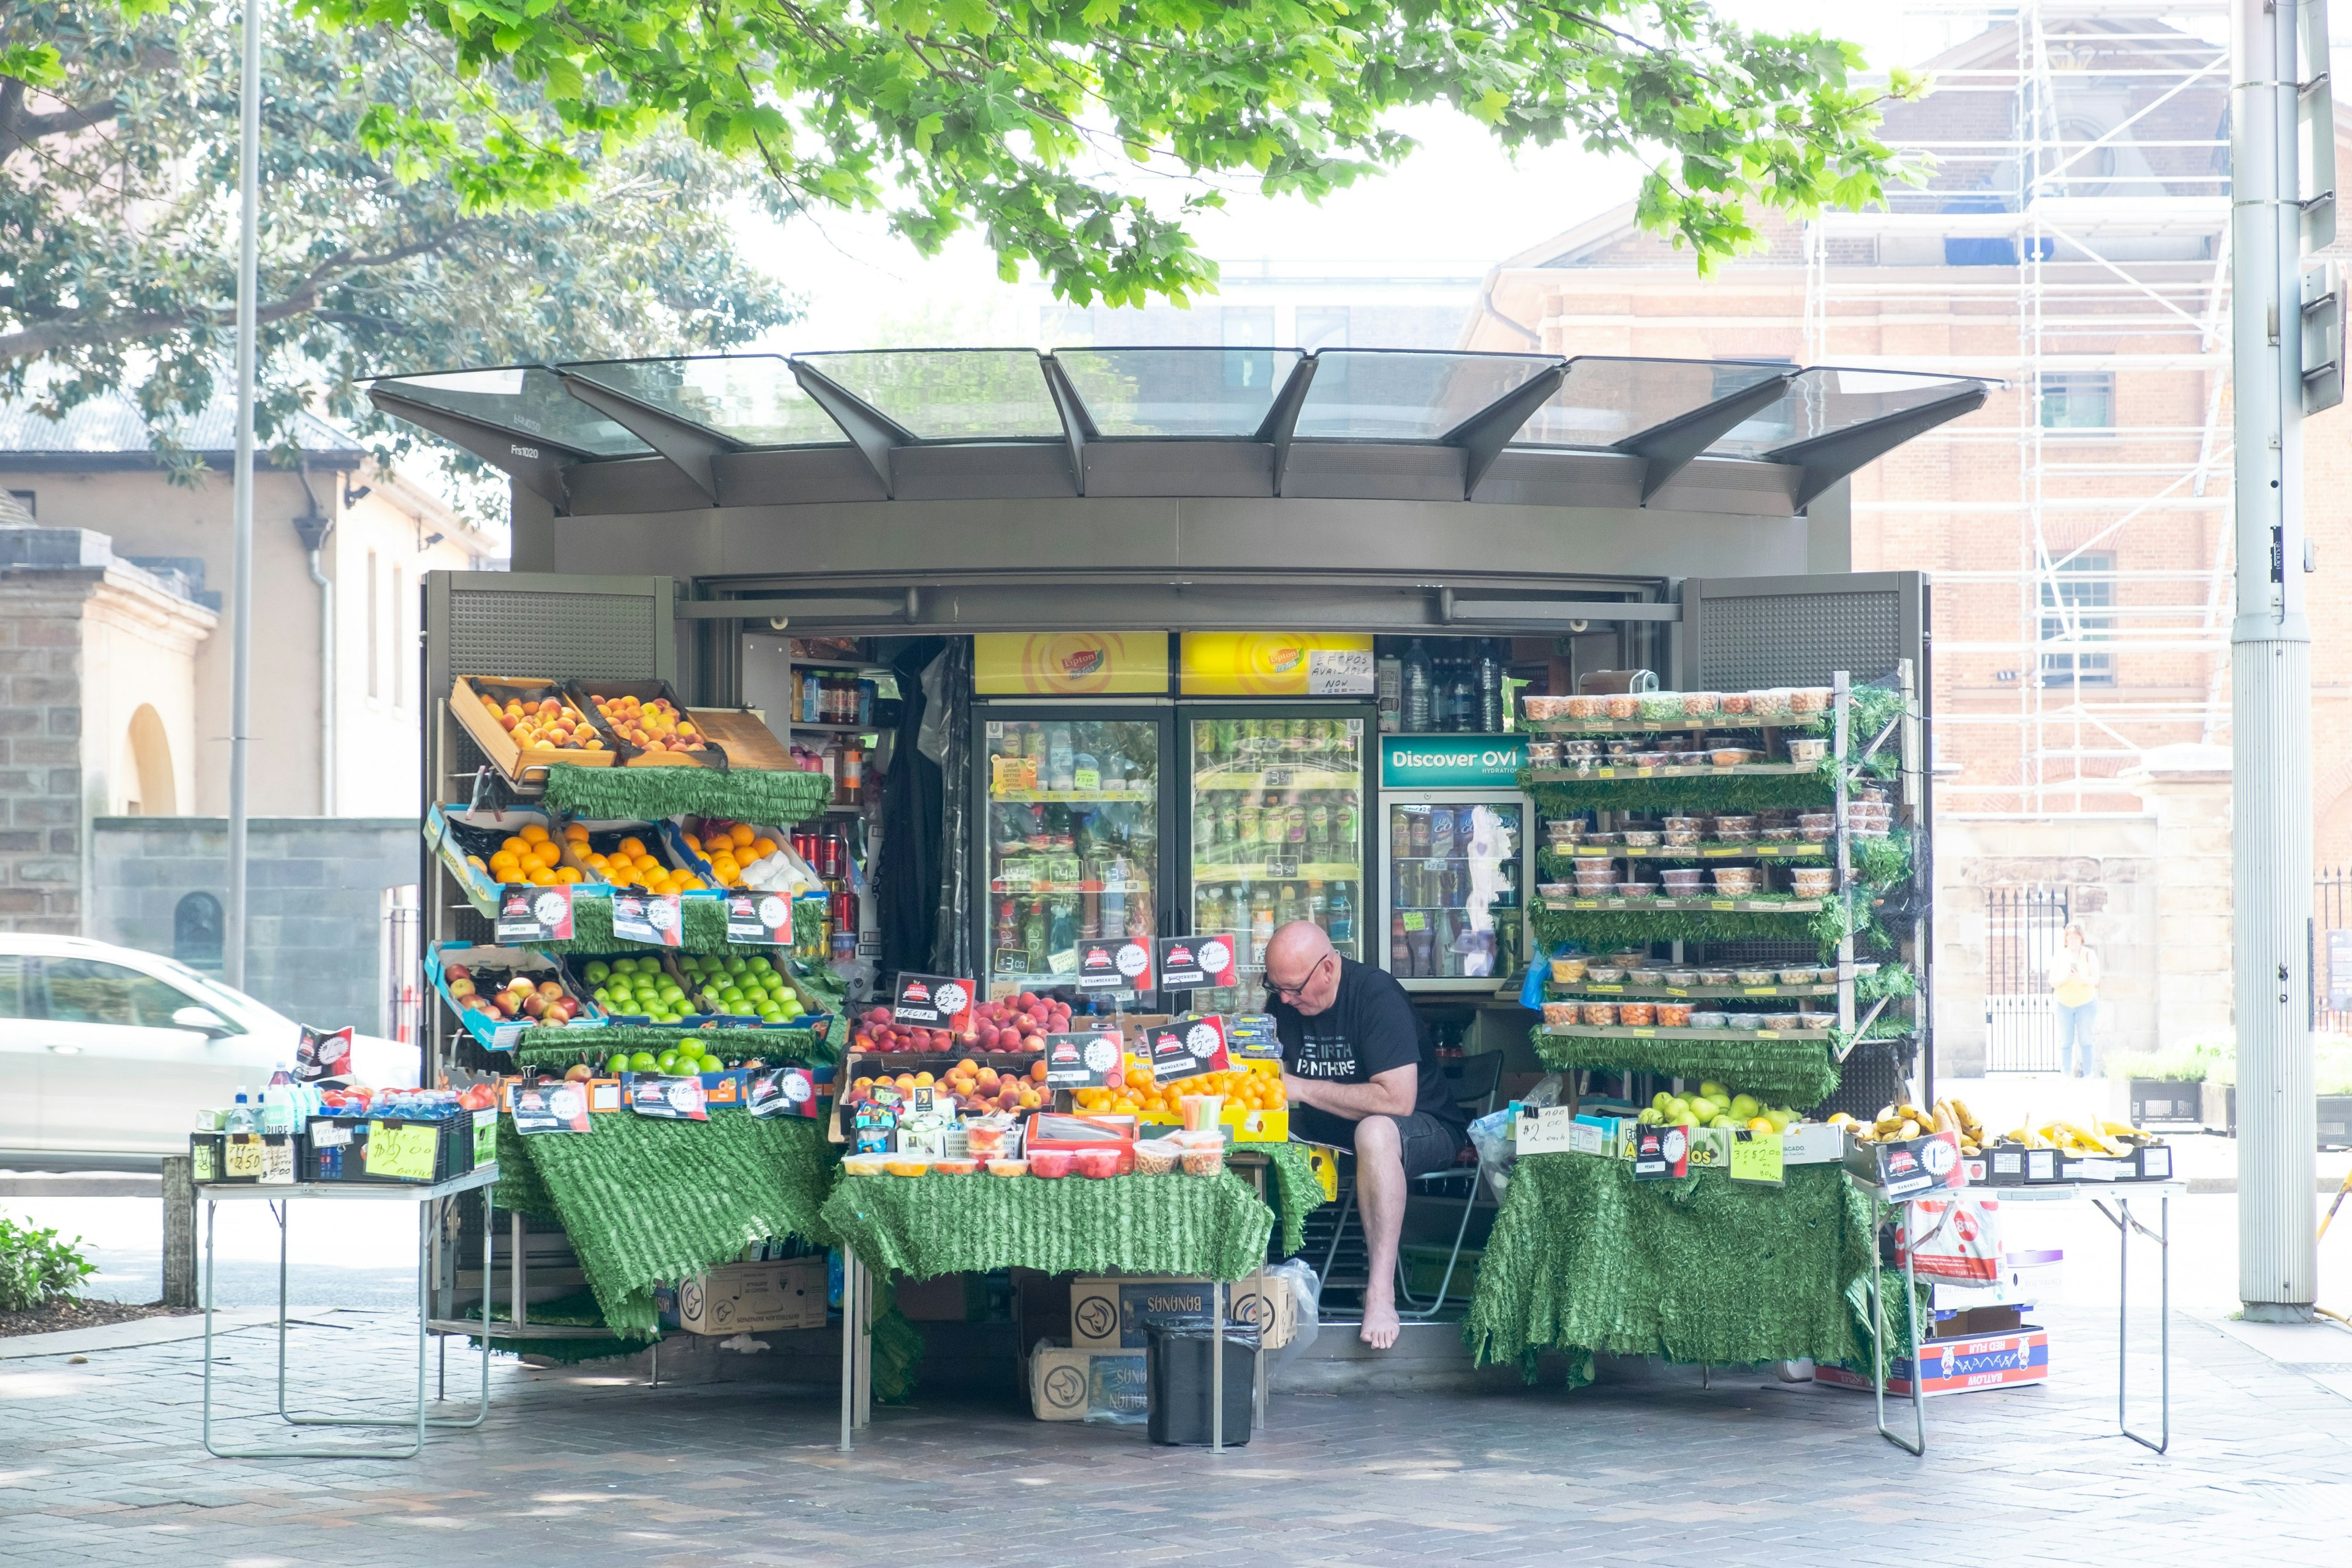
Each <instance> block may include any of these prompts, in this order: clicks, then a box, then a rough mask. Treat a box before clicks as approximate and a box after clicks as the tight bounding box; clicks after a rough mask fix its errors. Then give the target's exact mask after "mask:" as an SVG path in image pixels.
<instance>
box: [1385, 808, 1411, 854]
mask: <svg viewBox="0 0 2352 1568" xmlns="http://www.w3.org/2000/svg"><path fill="white" fill-rule="evenodd" d="M1410 854H1412V818H1411V816H1410V815H1409V814H1407V813H1406V812H1403V811H1402V810H1399V809H1398V808H1397V807H1395V806H1391V807H1390V808H1389V858H1390V859H1391V860H1402V859H1403V858H1405V857H1406V856H1408V855H1410Z"/></svg>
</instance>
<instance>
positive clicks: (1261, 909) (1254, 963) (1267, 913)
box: [1249, 882, 1274, 970]
mask: <svg viewBox="0 0 2352 1568" xmlns="http://www.w3.org/2000/svg"><path fill="white" fill-rule="evenodd" d="M1273 940H1274V893H1273V890H1272V889H1269V888H1267V887H1266V886H1265V884H1264V883H1262V882H1261V883H1260V884H1258V889H1257V891H1256V892H1255V893H1252V894H1251V895H1250V928H1249V944H1250V946H1249V952H1250V966H1251V967H1252V968H1254V969H1261V970H1262V969H1264V968H1265V944H1266V943H1268V942H1272V941H1273Z"/></svg>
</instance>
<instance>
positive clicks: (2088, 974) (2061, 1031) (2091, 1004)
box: [2050, 925, 2099, 1078]
mask: <svg viewBox="0 0 2352 1568" xmlns="http://www.w3.org/2000/svg"><path fill="white" fill-rule="evenodd" d="M2050 994H2051V997H2052V998H2053V1000H2054V1001H2056V1003H2057V1004H2058V1063H2059V1066H2060V1067H2061V1068H2063V1070H2064V1071H2066V1072H2069V1073H2072V1074H2073V1075H2074V1077H2076V1078H2088V1077H2090V1076H2091V1074H2092V1072H2093V1070H2094V1069H2095V1068H2096V1066H2097V1063H2096V1061H2095V1059H2094V1058H2095V1047H2094V1046H2093V1044H2092V1033H2093V1026H2095V1024H2096V1023H2097V1022H2098V1017H2099V955H2098V954H2097V953H2095V952H2092V951H2091V948H2090V944H2089V942H2088V941H2087V940H2085V938H2084V935H2083V928H2082V927H2081V926H2078V925H2070V926H2068V927H2067V928H2066V929H2065V931H2063V932H2062V933H2060V936H2059V948H2058V957H2057V959H2056V961H2055V962H2054V963H2052V964H2051V966H2050Z"/></svg>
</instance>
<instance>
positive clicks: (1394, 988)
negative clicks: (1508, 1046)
mask: <svg viewBox="0 0 2352 1568" xmlns="http://www.w3.org/2000/svg"><path fill="white" fill-rule="evenodd" d="M1266 1011H1267V1012H1269V1013H1271V1014H1273V1015H1274V1031H1275V1035H1276V1037H1277V1038H1279V1039H1280V1040H1281V1041H1282V1065H1283V1066H1284V1067H1285V1068H1287V1069H1288V1070H1289V1071H1291V1072H1292V1073H1294V1074H1296V1075H1297V1076H1298V1077H1300V1078H1315V1079H1325V1080H1327V1081H1328V1082H1331V1083H1370V1081H1371V1080H1372V1078H1373V1075H1375V1074H1377V1073H1384V1072H1387V1071H1389V1070H1391V1068H1401V1067H1408V1066H1410V1067H1417V1068H1420V1069H1421V1086H1420V1092H1419V1093H1418V1094H1417V1095H1415V1097H1414V1100H1413V1109H1414V1110H1426V1111H1428V1112H1429V1113H1430V1114H1431V1115H1433V1116H1435V1117H1436V1118H1438V1120H1440V1121H1445V1122H1448V1123H1451V1124H1454V1125H1456V1126H1458V1125H1460V1124H1461V1121H1462V1111H1461V1108H1460V1107H1458V1106H1456V1105H1455V1104H1454V1096H1453V1094H1452V1093H1451V1092H1450V1091H1449V1090H1448V1089H1447V1088H1446V1084H1445V1075H1444V1073H1442V1072H1440V1071H1439V1070H1438V1067H1437V1058H1436V1056H1435V1054H1434V1053H1433V1051H1431V1049H1430V1048H1429V1047H1428V1046H1427V1045H1426V1044H1425V1043H1424V1042H1423V1039H1422V1030H1421V1021H1420V1018H1419V1016H1418V1015H1416V1014H1415V1013H1414V1012H1413V1010H1412V1001H1411V1000H1410V999H1408V998H1407V997H1406V995H1405V993H1404V987H1403V986H1402V985H1399V984H1397V983H1396V981H1395V979H1394V978H1393V977H1392V976H1391V975H1390V974H1389V973H1388V972H1387V971H1386V970H1381V969H1373V968H1371V967H1370V966H1369V965H1367V964H1361V963H1357V962H1356V961H1355V960H1354V959H1352V958H1341V959H1340V960H1339V994H1338V995H1337V996H1335V997H1334V998H1332V1002H1331V1005H1330V1007H1329V1008H1328V1010H1326V1011H1324V1012H1321V1013H1318V1014H1316V1015H1315V1016H1312V1017H1309V1016H1306V1015H1305V1014H1302V1013H1300V1012H1299V1011H1298V1009H1297V1008H1296V1007H1293V1006H1290V1005H1287V1004H1286V1003H1284V1002H1283V1001H1281V1000H1280V999H1279V998H1269V999H1268V1002H1267V1005H1266Z"/></svg>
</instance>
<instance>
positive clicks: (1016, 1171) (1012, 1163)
mask: <svg viewBox="0 0 2352 1568" xmlns="http://www.w3.org/2000/svg"><path fill="white" fill-rule="evenodd" d="M988 1173H989V1174H990V1175H992V1176H1025V1175H1027V1174H1028V1173H1029V1162H1028V1161H1026V1160H991V1161H990V1162H989V1163H988Z"/></svg>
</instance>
